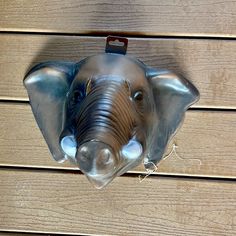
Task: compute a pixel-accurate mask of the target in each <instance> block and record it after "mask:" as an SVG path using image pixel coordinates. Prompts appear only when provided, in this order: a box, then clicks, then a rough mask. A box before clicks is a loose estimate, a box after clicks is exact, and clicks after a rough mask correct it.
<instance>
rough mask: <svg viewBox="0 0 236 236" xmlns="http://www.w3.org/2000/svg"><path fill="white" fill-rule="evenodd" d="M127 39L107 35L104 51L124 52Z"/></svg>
mask: <svg viewBox="0 0 236 236" xmlns="http://www.w3.org/2000/svg"><path fill="white" fill-rule="evenodd" d="M127 47H128V39H127V38H124V37H117V36H108V37H107V43H106V50H105V52H106V53H117V54H123V55H125V54H126V51H127Z"/></svg>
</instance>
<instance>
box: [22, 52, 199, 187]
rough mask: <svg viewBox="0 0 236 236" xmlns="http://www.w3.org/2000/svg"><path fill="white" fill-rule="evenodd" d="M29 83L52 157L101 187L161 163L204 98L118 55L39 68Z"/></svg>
mask: <svg viewBox="0 0 236 236" xmlns="http://www.w3.org/2000/svg"><path fill="white" fill-rule="evenodd" d="M24 84H25V87H26V88H27V91H28V94H29V98H30V104H31V107H32V110H33V113H34V116H35V119H36V120H37V123H38V126H39V128H40V130H41V131H42V133H43V135H44V138H45V140H46V142H47V144H48V147H49V149H50V151H51V153H52V155H53V157H54V159H55V160H57V161H59V162H60V161H64V160H66V159H70V160H71V161H72V162H73V163H75V164H76V165H78V166H79V167H80V169H81V170H82V172H83V173H84V174H85V175H86V176H87V178H88V179H89V180H90V181H91V182H92V183H93V184H94V185H95V186H96V187H97V188H102V187H104V186H105V185H107V184H108V183H109V182H111V181H112V179H114V178H115V177H116V176H119V175H121V174H123V173H125V172H126V171H128V170H130V169H132V168H134V167H136V166H137V165H139V164H140V163H141V162H142V161H143V159H144V158H145V159H148V162H149V163H148V162H147V163H146V164H145V165H146V168H151V167H153V164H150V163H154V164H156V163H157V162H158V161H160V159H161V158H162V156H163V153H164V151H165V149H166V146H167V144H168V142H169V140H170V139H171V138H172V137H173V135H174V134H175V133H176V131H177V129H178V127H179V126H180V125H181V123H182V121H183V117H184V113H185V111H186V110H187V109H188V107H189V106H190V105H192V104H193V103H194V102H196V101H197V100H198V99H199V93H198V91H197V89H196V88H195V87H194V86H193V84H191V82H190V81H188V80H186V79H185V78H183V77H180V76H177V75H176V74H174V73H172V72H170V71H164V70H156V69H152V68H149V67H147V66H146V65H144V64H143V63H142V62H140V61H138V60H137V59H135V58H131V57H128V56H124V55H119V54H113V53H104V54H101V55H96V56H92V57H88V58H86V59H84V60H83V61H81V62H79V63H66V62H46V63H42V64H40V65H38V66H36V67H34V68H33V69H32V70H31V71H30V72H29V73H28V75H27V76H26V78H25V80H24Z"/></svg>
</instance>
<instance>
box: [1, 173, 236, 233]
mask: <svg viewBox="0 0 236 236" xmlns="http://www.w3.org/2000/svg"><path fill="white" fill-rule="evenodd" d="M0 190H1V191H0V204H1V208H0V219H1V220H0V229H2V230H5V229H9V230H27V231H31V230H32V231H34V232H45V233H69V234H78V233H80V234H89V235H92V234H96V235H104V234H105V235H165V236H166V235H188V236H190V235H194V236H197V235H199V236H203V235H214V236H218V235H222V236H223V235H224V236H226V235H235V234H236V222H235V219H236V201H235V199H236V188H235V183H234V182H226V181H225V182H224V181H219V182H217V181H204V180H187V179H178V178H176V179H175V178H174V179H173V178H161V177H152V178H149V179H147V180H146V181H145V182H142V183H139V181H138V178H136V177H133V178H132V177H119V178H117V179H116V180H115V181H114V182H113V183H112V184H111V185H110V186H108V187H107V188H105V189H103V190H96V189H95V188H94V187H92V186H91V185H90V184H88V182H87V180H86V178H85V177H84V176H82V175H79V174H68V173H47V172H42V171H41V172H37V171H26V172H24V171H7V170H1V171H0Z"/></svg>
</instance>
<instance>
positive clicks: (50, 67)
mask: <svg viewBox="0 0 236 236" xmlns="http://www.w3.org/2000/svg"><path fill="white" fill-rule="evenodd" d="M77 70H78V65H77V64H75V63H71V62H53V61H52V62H45V63H41V64H38V65H36V66H35V67H33V68H32V69H31V70H30V71H29V72H28V73H27V75H26V77H25V79H24V85H25V87H26V89H27V92H28V95H29V100H30V105H31V108H32V111H33V114H34V117H35V119H36V121H37V124H38V126H39V128H40V130H41V132H42V134H43V136H44V138H45V140H46V142H47V145H48V147H49V150H50V152H51V153H52V156H53V158H54V159H55V160H56V161H58V162H63V161H64V160H65V159H66V158H67V156H66V155H65V154H64V152H63V151H62V149H61V146H60V144H59V137H60V134H61V132H62V130H63V122H64V118H65V117H64V116H65V102H66V97H67V93H68V91H69V88H70V85H71V83H72V81H73V79H74V76H75V74H76V72H77Z"/></svg>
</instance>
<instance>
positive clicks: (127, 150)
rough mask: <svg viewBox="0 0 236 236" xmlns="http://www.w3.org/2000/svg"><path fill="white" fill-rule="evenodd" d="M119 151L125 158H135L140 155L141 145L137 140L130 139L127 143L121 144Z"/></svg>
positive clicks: (141, 151)
mask: <svg viewBox="0 0 236 236" xmlns="http://www.w3.org/2000/svg"><path fill="white" fill-rule="evenodd" d="M121 153H122V155H123V156H124V157H126V158H129V159H136V158H139V157H140V156H141V155H142V153H143V147H142V145H141V144H140V143H139V142H138V141H136V140H134V139H131V140H130V141H129V142H128V144H126V145H125V146H123V148H122V150H121Z"/></svg>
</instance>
